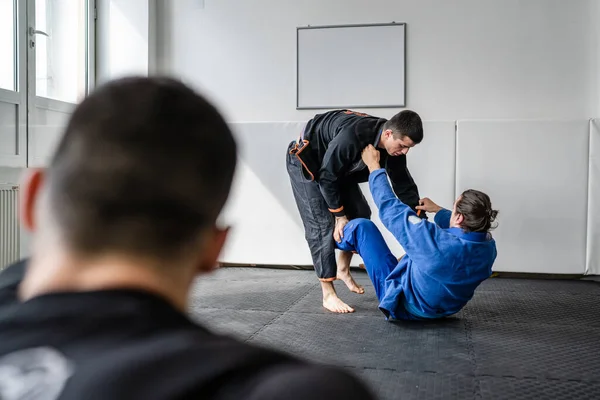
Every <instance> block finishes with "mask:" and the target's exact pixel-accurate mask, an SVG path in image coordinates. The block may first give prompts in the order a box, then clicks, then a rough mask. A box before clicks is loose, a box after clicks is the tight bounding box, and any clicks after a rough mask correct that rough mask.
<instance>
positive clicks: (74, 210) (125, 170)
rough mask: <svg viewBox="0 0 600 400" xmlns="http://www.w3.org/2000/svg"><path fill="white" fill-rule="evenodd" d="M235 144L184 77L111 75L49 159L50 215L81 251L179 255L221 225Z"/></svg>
mask: <svg viewBox="0 0 600 400" xmlns="http://www.w3.org/2000/svg"><path fill="white" fill-rule="evenodd" d="M236 151H237V149H236V143H235V140H234V138H233V136H232V134H231V131H230V129H229V127H228V125H227V124H226V122H225V121H224V119H223V118H222V116H221V115H220V114H219V112H218V111H217V110H216V109H215V107H213V106H212V105H211V104H210V103H209V102H208V101H207V100H206V99H205V98H203V97H202V96H201V95H199V94H197V93H196V92H194V91H193V90H192V89H190V88H189V87H187V86H185V85H184V84H183V83H181V82H179V81H176V80H174V79H170V78H161V77H155V78H141V77H128V78H122V79H119V80H116V81H113V82H109V83H108V84H106V85H104V86H102V87H100V88H98V89H97V90H95V91H94V92H93V93H92V94H91V95H90V96H88V97H87V98H86V99H85V100H84V101H83V102H82V103H81V104H80V105H79V106H78V107H77V108H76V109H75V112H74V113H73V115H72V117H71V119H70V121H69V123H68V126H67V128H66V131H65V133H64V136H63V138H62V140H61V142H60V143H59V145H58V147H57V150H56V152H55V154H54V157H53V159H52V161H51V164H50V166H49V169H48V184H49V191H48V196H49V197H48V201H49V205H50V213H51V214H50V215H51V218H52V219H53V220H54V221H56V223H57V224H58V225H59V228H60V230H61V234H62V237H63V238H64V240H65V242H66V245H67V246H69V247H70V248H71V249H72V250H74V251H76V252H81V253H84V254H99V253H102V252H106V251H117V252H122V253H125V254H135V255H144V256H155V257H159V258H169V257H172V256H174V255H177V254H180V253H181V252H182V251H183V250H185V249H186V248H189V246H191V245H194V244H195V243H197V240H198V238H199V235H200V233H201V232H202V231H203V230H204V229H207V228H209V227H211V226H214V225H215V223H216V220H217V218H218V216H219V214H220V212H221V209H222V208H223V206H224V203H225V202H226V200H227V198H228V196H229V191H230V189H231V183H232V180H233V175H234V172H235V167H236V160H237V156H236Z"/></svg>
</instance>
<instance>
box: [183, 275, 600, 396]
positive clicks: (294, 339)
mask: <svg viewBox="0 0 600 400" xmlns="http://www.w3.org/2000/svg"><path fill="white" fill-rule="evenodd" d="M354 276H355V277H356V280H357V281H358V282H359V283H360V284H363V285H365V288H366V293H365V294H364V295H357V294H353V293H349V292H348V290H347V289H346V288H345V287H344V286H343V283H342V282H339V281H338V282H336V283H335V286H336V289H337V291H338V293H339V294H340V297H341V298H342V299H343V300H344V301H346V302H347V303H348V304H350V305H352V306H353V307H354V308H355V309H356V312H355V313H354V314H347V315H335V314H332V313H330V312H328V311H326V310H324V309H323V307H322V305H321V293H320V286H319V283H318V281H317V279H316V276H315V274H314V271H300V270H296V271H294V270H277V269H264V268H223V269H221V270H218V271H217V273H215V274H213V275H211V276H208V277H205V278H202V279H200V280H199V281H198V282H197V284H196V285H195V286H194V290H193V295H192V298H191V310H190V311H191V313H192V315H193V318H194V319H195V320H198V321H200V322H202V323H204V324H205V325H206V326H208V327H210V328H212V329H213V330H216V331H218V332H223V333H227V334H230V335H232V336H235V337H237V338H239V339H240V340H246V341H247V342H250V343H255V344H260V345H262V346H267V347H272V348H276V349H279V350H282V351H286V352H290V353H292V354H295V355H297V356H299V357H302V358H306V359H309V360H312V361H316V362H325V363H330V364H335V365H339V366H342V367H344V368H346V369H347V370H348V371H350V372H351V373H353V374H355V375H356V376H358V377H360V378H361V379H363V380H364V381H365V382H366V383H367V384H368V385H370V387H371V388H372V390H373V392H375V393H376V394H377V395H378V396H379V398H381V399H390V400H391V399H599V398H600V351H599V347H600V284H598V283H595V282H580V281H557V280H533V279H505V278H495V279H489V280H488V281H486V282H484V283H483V284H482V285H481V286H480V288H479V289H478V290H477V292H476V294H475V296H474V298H473V299H472V301H471V302H470V303H469V304H468V305H467V307H466V308H465V309H464V310H463V311H461V312H460V313H459V314H457V315H456V316H454V317H452V318H450V319H448V320H444V321H437V322H434V323H390V322H387V321H385V319H384V317H383V315H382V314H381V312H380V311H379V310H377V299H376V298H375V294H374V292H373V287H372V285H370V281H369V278H368V276H367V275H366V273H364V272H362V271H356V272H354Z"/></svg>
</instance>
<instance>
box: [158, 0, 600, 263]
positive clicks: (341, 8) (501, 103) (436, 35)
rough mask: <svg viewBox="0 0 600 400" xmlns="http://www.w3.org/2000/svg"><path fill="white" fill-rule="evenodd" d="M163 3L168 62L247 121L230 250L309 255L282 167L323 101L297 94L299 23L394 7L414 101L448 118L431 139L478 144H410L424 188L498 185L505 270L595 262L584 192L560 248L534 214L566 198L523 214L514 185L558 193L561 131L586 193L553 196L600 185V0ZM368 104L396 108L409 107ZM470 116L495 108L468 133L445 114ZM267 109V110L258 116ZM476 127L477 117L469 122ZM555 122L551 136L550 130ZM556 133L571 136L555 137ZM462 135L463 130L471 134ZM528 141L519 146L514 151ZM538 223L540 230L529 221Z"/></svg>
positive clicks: (357, 17)
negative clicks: (593, 178)
mask: <svg viewBox="0 0 600 400" xmlns="http://www.w3.org/2000/svg"><path fill="white" fill-rule="evenodd" d="M157 2H158V8H157V9H158V10H159V11H158V13H157V16H158V19H157V21H158V29H157V32H158V33H157V65H158V68H159V70H160V71H162V72H167V73H170V74H173V75H176V76H177V77H180V78H182V79H183V80H184V81H185V82H187V83H189V84H192V85H194V86H195V87H196V88H198V89H200V90H201V91H202V92H203V93H205V94H207V95H208V96H209V97H210V98H211V100H213V101H214V102H216V103H217V105H218V106H219V107H220V109H221V110H222V111H223V112H224V113H225V115H226V117H227V118H228V119H229V120H230V121H231V122H233V123H234V127H235V132H236V135H238V139H239V142H240V143H241V147H242V149H241V156H240V157H241V164H240V170H239V173H238V179H237V181H236V185H235V190H234V192H233V196H232V199H231V201H230V203H229V204H228V207H227V210H226V212H225V215H226V217H228V218H229V219H230V220H231V222H235V224H236V225H237V230H234V232H237V234H236V233H234V234H233V235H232V241H230V243H229V246H228V248H227V249H226V251H225V253H224V254H223V259H224V260H225V261H231V262H241V263H244V262H245V263H257V264H259V263H286V261H287V263H288V264H303V263H306V262H307V259H308V253H307V250H306V249H304V248H302V249H298V248H297V247H294V248H293V249H292V247H291V245H290V242H291V243H295V244H298V246H304V244H303V243H304V242H303V237H302V236H303V234H302V230H301V227H300V226H299V223H300V222H299V217H298V216H297V215H295V210H294V207H295V205H294V204H293V202H292V203H290V199H289V198H290V196H291V192H290V193H287V192H285V193H283V192H282V191H285V190H288V191H290V190H291V189H290V188H289V183H287V182H286V179H287V177H286V176H285V173H284V171H279V169H282V168H283V165H284V164H283V160H284V158H283V157H284V155H283V151H284V149H285V146H284V144H285V143H287V142H286V141H289V140H293V139H294V137H295V136H296V132H295V130H294V128H293V126H294V121H305V120H307V119H308V118H310V117H311V116H312V115H313V114H314V113H315V112H314V111H298V110H296V109H295V96H296V93H295V88H296V76H295V73H296V71H295V68H296V27H298V26H304V25H308V24H310V25H332V24H352V23H376V22H390V21H396V22H405V23H407V107H408V108H411V109H414V110H416V111H418V112H419V113H420V114H421V115H422V117H423V119H424V120H425V121H426V127H427V129H428V130H429V131H432V130H433V127H436V128H435V130H436V131H437V133H436V135H437V136H436V135H431V136H429V137H430V140H435V141H436V142H437V143H441V142H444V143H445V141H446V140H447V141H448V143H449V144H448V145H447V147H448V152H450V153H452V154H454V151H455V150H454V149H456V151H457V153H456V155H457V157H459V150H460V153H461V154H462V153H464V154H467V155H470V156H471V157H470V158H464V157H463V158H464V159H461V160H458V159H455V158H454V157H442V158H440V156H439V155H440V154H444V153H443V152H444V149H443V148H440V149H437V150H436V151H435V152H434V153H435V155H433V154H430V153H429V152H428V151H426V149H428V147H426V146H430V145H431V143H428V144H426V143H424V144H423V145H420V146H422V148H421V149H415V151H414V153H413V154H414V155H412V157H411V154H409V166H410V168H411V169H412V170H413V171H414V172H413V174H414V175H415V176H416V178H417V182H418V183H419V186H420V189H421V194H423V195H432V193H436V190H437V191H440V194H439V196H440V197H442V198H443V200H442V201H443V202H448V199H447V198H450V199H451V198H452V197H453V196H455V195H456V192H458V191H460V190H462V189H464V188H466V187H473V186H476V185H479V186H482V187H481V188H482V189H484V190H486V191H489V192H490V193H491V194H495V198H496V199H497V202H496V205H498V206H499V208H501V221H500V222H501V223H502V226H501V227H500V228H499V230H498V232H497V234H498V237H499V239H500V242H499V248H500V251H501V252H503V251H504V250H503V249H507V250H506V251H504V253H503V257H502V259H500V260H499V262H498V264H497V268H496V270H504V271H522V272H553V273H583V272H584V271H585V268H586V265H585V264H586V261H585V259H586V258H585V257H586V248H587V247H589V246H586V244H585V241H586V240H585V239H586V233H585V232H586V218H588V214H587V212H586V210H585V207H583V206H581V204H580V206H581V207H579V209H578V210H577V212H578V214H577V217H576V221H571V222H572V223H573V229H576V230H577V232H578V235H579V236H577V238H576V239H577V240H576V243H574V244H572V245H571V244H570V243H571V242H569V241H568V240H566V241H563V242H561V243H563V249H562V253H560V254H562V255H564V257H563V258H562V259H561V258H560V257H559V258H557V257H556V252H557V251H558V252H560V251H561V249H556V248H553V249H551V250H552V251H543V249H544V246H545V245H544V243H555V242H556V240H557V239H556V238H551V237H548V236H546V235H550V234H551V230H549V229H536V224H538V225H540V227H544V226H545V225H544V224H546V225H547V223H550V222H551V221H553V220H556V217H557V215H556V212H557V211H556V210H555V208H554V207H550V206H548V205H546V206H545V207H541V208H540V209H539V211H538V212H532V211H531V209H532V207H534V205H528V207H529V208H527V210H528V211H527V212H526V213H523V212H522V210H523V207H521V206H520V205H519V204H520V202H522V201H523V199H522V198H520V197H519V196H510V195H509V192H511V191H514V190H516V189H515V188H518V187H519V185H525V186H524V189H525V191H526V192H528V193H529V192H530V193H532V194H534V195H535V199H536V201H539V202H544V199H545V197H544V196H554V194H555V193H559V192H560V188H561V185H562V184H561V183H560V182H558V181H555V180H553V179H551V178H550V177H548V176H542V175H543V174H544V172H543V171H546V170H552V168H551V167H553V166H554V167H555V169H554V170H555V172H556V165H554V164H552V163H554V162H555V161H556V160H555V158H554V157H552V156H550V155H548V154H547V153H546V151H547V149H548V148H551V147H552V146H554V147H557V148H558V149H561V148H563V147H564V149H565V150H568V151H565V152H563V154H561V157H559V158H560V160H561V161H560V162H563V163H566V165H571V166H572V165H575V166H577V172H578V173H581V175H580V176H579V179H578V180H577V185H575V184H572V186H573V188H574V189H573V190H575V191H577V193H563V194H562V195H563V197H564V199H563V198H562V197H561V198H560V199H559V198H553V202H551V203H552V204H562V202H563V201H566V202H569V201H572V199H573V198H575V199H586V198H587V197H588V191H589V190H588V185H587V184H586V182H588V181H587V177H586V176H587V173H586V166H587V165H588V164H587V163H586V161H585V160H587V159H589V158H590V154H589V149H588V146H587V137H588V136H587V135H589V132H587V131H586V130H581V129H579V128H576V127H580V126H583V127H585V126H587V125H586V124H587V120H588V119H589V118H593V117H597V116H598V115H600V72H599V71H600V27H599V26H598V24H597V21H598V20H599V18H598V17H600V4H599V3H600V2H599V1H597V0H574V1H568V2H567V1H560V0H527V1H525V0H502V1H501V0H453V1H440V0H421V1H418V2H417V1H409V0H373V1H369V2H367V1H365V0H363V1H360V0H303V1H292V0H246V1H238V0H218V1H217V0H205V1H196V0H178V1H168V0H157ZM348 51H356V54H357V57H369V58H371V59H372V60H373V62H374V63H375V62H385V61H386V57H385V54H369V52H368V49H366V50H365V49H352V45H351V44H349V45H348ZM366 111H367V112H369V113H371V114H375V115H380V116H383V117H389V116H391V115H393V114H394V113H395V112H397V111H398V110H391V109H384V110H366ZM465 120H477V121H479V122H481V123H479V124H475V125H468V124H467V125H465V124H462V126H463V127H465V129H463V131H462V132H461V129H460V128H459V129H458V130H457V132H453V131H452V130H449V131H448V132H446V130H445V128H443V127H444V126H445V125H444V123H443V122H436V121H451V122H454V121H457V123H458V126H459V127H460V126H461V123H462V121H465ZM558 120H561V121H573V123H572V125H569V127H568V128H569V129H568V130H567V131H565V132H564V138H562V136H561V134H560V132H556V130H557V129H559V128H560V125H557V124H554V123H553V122H552V121H558ZM255 121H263V122H262V123H260V124H253V123H252V122H255ZM265 121H266V122H265ZM269 121H270V122H269ZM502 121H506V122H507V124H504V125H503V124H502ZM469 126H470V127H471V128H472V129H467V127H469ZM503 127H506V128H508V129H509V130H510V132H511V133H512V136H511V135H509V137H510V138H512V139H511V140H512V141H511V140H508V139H507V137H505V134H504V128H503ZM549 127H552V129H551V131H552V133H553V135H549V136H548V139H546V133H547V132H548V129H549ZM444 132H446V133H444ZM427 134H428V132H426V138H427ZM480 134H481V135H484V134H485V135H486V136H485V137H484V136H481V137H480V136H479V135H480ZM249 135H251V136H252V137H251V138H248V137H247V136H249ZM440 135H442V136H440ZM444 135H448V136H449V137H448V138H446V137H445V136H444ZM557 135H558V137H560V138H561V140H564V141H565V142H564V144H560V143H559V144H554V143H550V141H554V142H555V141H556V140H557ZM571 135H574V136H571ZM434 136H436V137H435V138H434ZM457 138H461V139H460V141H459V142H458V143H457V142H456V140H457ZM570 138H572V139H576V142H577V145H576V146H571V143H570V141H571V140H570ZM426 140H427V139H426ZM519 141H525V142H523V143H519ZM284 142H285V143H284ZM476 142H481V143H487V146H488V147H486V148H485V149H484V151H488V152H492V153H494V154H496V155H498V156H497V157H491V158H490V157H484V156H481V154H479V155H477V153H478V152H480V150H478V147H477V146H475V144H476ZM490 146H491V147H490ZM514 146H520V147H519V148H520V150H521V151H520V152H515V151H512V147H514ZM554 147H552V148H554ZM265 149H268V150H265ZM418 150H423V151H422V152H420V153H419V151H418ZM553 151H554V150H553ZM502 153H506V155H507V158H506V161H505V162H509V161H508V160H509V159H510V160H511V163H512V165H513V166H516V165H520V166H521V167H519V168H522V169H524V171H525V170H526V171H527V174H526V176H521V175H522V174H520V173H519V171H518V169H515V168H516V167H515V168H503V167H502V162H503V161H502V160H503V158H502V157H501V154H502ZM581 160H584V161H581ZM434 165H435V167H434ZM459 167H460V168H459ZM546 167H548V168H546ZM440 170H443V171H445V172H449V173H450V175H451V176H453V177H454V180H455V181H456V187H455V188H454V190H451V189H443V190H440V189H441V188H442V186H441V185H442V183H441V182H436V181H435V180H434V179H433V178H432V177H435V176H436V171H440ZM482 171H483V172H482ZM485 171H488V172H490V173H489V174H488V173H485ZM490 174H492V175H493V176H490ZM511 174H512V175H511ZM536 174H538V175H536ZM244 177H245V178H247V180H245V181H244V180H243V178H244ZM446 179H452V177H450V178H448V177H447V178H446ZM571 183H573V182H571ZM451 187H454V182H451ZM285 188H287V189H285ZM436 195H438V194H437V193H436ZM561 199H562V200H561ZM492 200H494V199H492ZM582 201H583V200H582ZM288 203H289V204H288ZM249 204H253V205H254V206H252V207H250V206H249ZM444 205H445V206H451V204H444ZM575 206H576V205H575ZM575 206H574V207H575ZM567 207H568V206H567ZM502 210H504V213H502ZM590 215H591V214H590ZM589 218H593V217H589ZM374 220H377V218H376V215H375V214H374ZM558 220H560V218H559V219H558ZM540 221H544V223H542V224H539V222H540ZM376 222H377V221H376ZM592 222H594V221H592ZM588 223H589V221H588ZM520 226H527V230H523V229H520V228H519V227H520ZM538 231H540V232H541V233H540V235H539V236H535V235H532V234H531V233H532V232H538ZM387 238H388V239H389V237H387ZM558 240H559V241H560V240H562V239H558ZM388 242H389V243H390V244H391V245H392V247H396V246H394V244H393V241H389V240H388ZM565 243H566V244H565ZM532 246H533V247H536V246H537V247H536V248H538V249H542V250H541V251H535V252H533V253H535V254H536V255H538V253H539V257H538V259H536V260H535V262H532V254H533V253H532V248H533V247H532ZM554 247H556V246H554ZM567 247H568V248H567ZM269 249H271V250H269ZM565 257H568V258H569V260H570V261H569V262H568V263H567V262H564V260H565ZM587 263H588V264H589V263H590V260H587Z"/></svg>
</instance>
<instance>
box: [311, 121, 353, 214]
mask: <svg viewBox="0 0 600 400" xmlns="http://www.w3.org/2000/svg"><path fill="white" fill-rule="evenodd" d="M361 150H362V149H360V146H359V145H358V143H357V142H356V140H355V138H354V137H353V133H352V132H349V131H346V132H340V133H339V134H338V135H337V136H336V137H335V138H334V139H333V140H332V141H331V142H330V143H329V146H328V147H327V151H326V152H325V156H324V157H323V162H322V163H321V168H320V170H319V187H320V189H321V193H322V194H323V198H324V199H325V202H326V203H327V207H328V208H329V211H330V212H332V213H333V214H334V215H335V216H336V217H341V216H343V215H346V213H345V211H344V205H343V204H342V198H341V193H340V187H339V180H340V179H339V178H340V176H342V175H343V174H344V173H345V172H346V171H347V170H348V168H349V167H350V164H351V162H352V161H353V160H354V159H356V157H357V156H360V152H361Z"/></svg>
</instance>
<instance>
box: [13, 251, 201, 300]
mask: <svg viewBox="0 0 600 400" xmlns="http://www.w3.org/2000/svg"><path fill="white" fill-rule="evenodd" d="M159 267H160V266H157V265H152V263H151V262H149V261H147V260H139V259H133V258H131V259H128V258H124V257H117V256H103V257H96V258H85V257H75V256H72V255H68V254H66V253H56V252H55V253H53V254H47V255H44V256H40V255H39V254H37V255H34V256H32V257H31V259H30V262H29V264H28V266H27V272H26V274H25V277H24V279H23V281H22V282H21V285H20V287H19V298H20V299H21V300H23V301H26V300H29V299H31V298H33V297H37V296H40V295H44V294H50V293H56V292H89V291H99V290H112V289H133V290H144V291H147V292H151V293H154V294H156V295H158V296H160V297H163V298H164V299H165V300H167V301H168V302H169V303H171V304H172V305H173V306H175V307H176V308H178V309H179V310H180V311H185V310H186V308H187V295H188V291H189V287H190V285H191V282H192V281H193V279H194V274H193V273H192V272H191V271H190V273H189V274H187V275H186V276H177V271H171V272H172V274H162V273H160V272H159V271H160V268H159ZM174 268H175V269H177V268H181V267H179V266H175V267H174Z"/></svg>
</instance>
